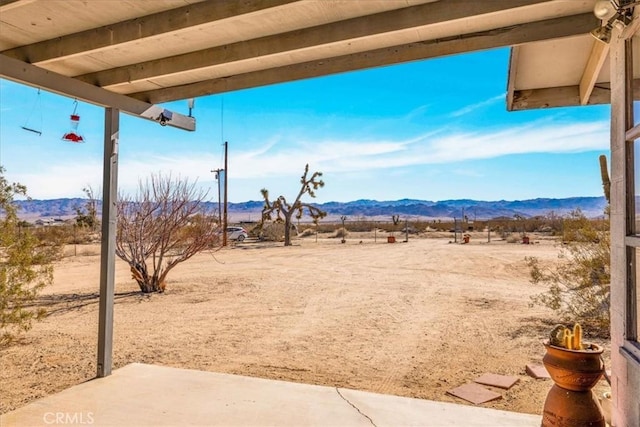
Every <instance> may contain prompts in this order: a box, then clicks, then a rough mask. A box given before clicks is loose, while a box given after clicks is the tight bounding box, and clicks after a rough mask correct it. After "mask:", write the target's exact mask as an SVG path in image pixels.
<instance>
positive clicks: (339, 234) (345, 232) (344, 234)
mask: <svg viewBox="0 0 640 427" xmlns="http://www.w3.org/2000/svg"><path fill="white" fill-rule="evenodd" d="M348 235H349V230H347V229H346V228H344V227H340V228H338V229H337V230H336V231H335V232H334V233H333V234H332V235H331V237H333V238H338V237H340V238H345V237H347V236H348Z"/></svg>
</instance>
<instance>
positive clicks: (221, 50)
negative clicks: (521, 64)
mask: <svg viewBox="0 0 640 427" xmlns="http://www.w3.org/2000/svg"><path fill="white" fill-rule="evenodd" d="M545 1H548V0H511V1H510V2H508V4H507V6H505V4H504V3H503V2H499V1H488V2H469V1H468V0H447V1H438V2H435V3H426V4H422V5H417V6H412V7H408V8H403V9H397V10H392V11H389V12H382V13H377V14H374V15H370V16H364V17H358V18H353V19H348V20H345V21H339V22H333V23H330V24H325V25H319V26H316V27H312V28H305V29H301V30H296V31H290V32H287V33H282V34H276V35H272V36H267V37H262V38H258V39H254V40H249V41H241V42H238V43H233V44H229V45H224V46H216V47H212V48H208V49H203V50H199V51H196V52H189V53H185V54H182V55H176V56H172V57H169V58H161V59H156V60H151V61H146V62H142V63H139V64H132V65H127V66H123V67H117V68H113V69H110V70H104V71H98V72H94V73H89V74H85V75H82V76H78V77H77V78H78V79H79V80H82V81H86V82H88V83H91V84H95V85H98V86H102V87H107V86H113V85H118V84H122V83H130V82H136V81H140V80H145V79H152V78H154V77H158V76H163V75H170V74H176V73H180V72H184V71H191V70H195V69H199V68H206V67H212V66H216V65H221V64H227V63H230V62H236V61H243V60H247V59H253V58H259V57H265V56H268V55H275V54H279V53H284V52H290V51H294V50H299V49H305V48H310V47H317V46H322V45H329V44H331V43H337V42H343V41H347V40H356V39H362V38H366V37H370V36H374V35H380V34H384V33H392V32H396V31H403V30H408V29H415V28H418V27H423V26H427V25H430V24H434V23H438V22H447V21H453V20H458V19H465V18H470V17H473V16H479V15H483V14H488V13H494V12H499V11H503V10H505V9H509V8H517V7H522V6H527V5H531V4H534V3H542V2H545Z"/></svg>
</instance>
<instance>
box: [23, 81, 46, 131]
mask: <svg viewBox="0 0 640 427" xmlns="http://www.w3.org/2000/svg"><path fill="white" fill-rule="evenodd" d="M36 110H37V111H36ZM36 112H37V113H38V115H39V117H40V122H39V124H38V125H37V126H36V125H34V124H32V119H33V115H34V113H36ZM20 127H21V128H22V129H24V130H26V131H27V132H33V133H35V134H37V135H38V136H42V103H41V100H40V89H39V88H38V95H37V98H36V102H35V104H33V108H32V109H31V113H30V114H29V117H27V120H26V121H25V122H24V125H22V126H20Z"/></svg>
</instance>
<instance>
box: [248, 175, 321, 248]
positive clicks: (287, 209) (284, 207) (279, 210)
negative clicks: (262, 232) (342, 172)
mask: <svg viewBox="0 0 640 427" xmlns="http://www.w3.org/2000/svg"><path fill="white" fill-rule="evenodd" d="M308 175H309V164H307V165H306V166H305V167H304V174H303V175H302V177H301V178H300V184H302V186H301V188H300V191H299V192H298V195H297V196H296V198H295V200H294V201H293V203H288V202H287V199H286V198H285V197H284V196H280V197H278V198H277V199H276V200H274V201H273V202H271V201H270V200H269V190H267V189H266V188H263V189H262V190H260V192H261V193H262V197H263V198H264V208H263V209H262V223H263V224H264V222H265V221H266V220H272V219H273V214H274V213H275V214H276V221H284V245H285V246H291V218H292V217H293V214H294V213H296V218H298V219H300V218H302V215H303V213H304V210H305V209H306V210H307V213H308V214H309V216H310V217H311V218H313V221H314V222H316V223H317V222H318V220H319V219H321V218H324V217H325V216H327V213H326V212H323V211H322V210H320V209H319V208H318V207H316V206H313V205H311V204H309V203H305V202H303V201H302V200H301V199H302V196H304V195H305V194H308V195H309V196H310V197H316V193H315V191H316V190H317V189H318V188H321V187H324V181H322V179H320V177H321V176H322V172H314V173H313V174H312V175H311V177H309V176H308Z"/></svg>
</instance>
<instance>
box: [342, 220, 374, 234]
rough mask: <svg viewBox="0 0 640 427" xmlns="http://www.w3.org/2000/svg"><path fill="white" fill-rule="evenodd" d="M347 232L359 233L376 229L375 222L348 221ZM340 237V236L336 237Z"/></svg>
mask: <svg viewBox="0 0 640 427" xmlns="http://www.w3.org/2000/svg"><path fill="white" fill-rule="evenodd" d="M348 225H349V230H351V231H353V232H356V233H359V232H369V231H372V230H374V229H375V228H376V225H377V224H376V222H375V221H367V220H365V219H358V220H357V221H349V223H348ZM338 237H342V236H338Z"/></svg>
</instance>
